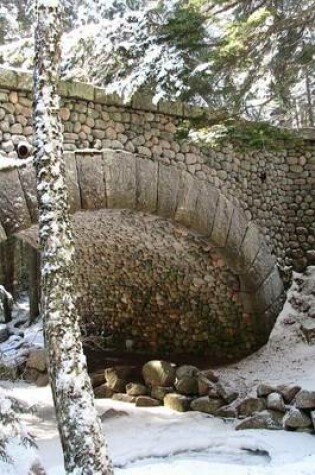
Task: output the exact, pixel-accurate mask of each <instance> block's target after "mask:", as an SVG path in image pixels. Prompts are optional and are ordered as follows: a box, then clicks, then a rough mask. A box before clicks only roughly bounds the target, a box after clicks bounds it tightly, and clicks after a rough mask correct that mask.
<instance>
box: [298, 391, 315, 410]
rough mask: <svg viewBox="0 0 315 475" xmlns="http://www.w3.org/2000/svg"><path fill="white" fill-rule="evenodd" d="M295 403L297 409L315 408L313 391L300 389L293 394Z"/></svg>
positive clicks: (314, 393) (314, 392)
mask: <svg viewBox="0 0 315 475" xmlns="http://www.w3.org/2000/svg"><path fill="white" fill-rule="evenodd" d="M295 405H296V407H297V408H298V409H315V391H308V390H307V389H301V391H299V392H298V393H297V395H296V396H295Z"/></svg>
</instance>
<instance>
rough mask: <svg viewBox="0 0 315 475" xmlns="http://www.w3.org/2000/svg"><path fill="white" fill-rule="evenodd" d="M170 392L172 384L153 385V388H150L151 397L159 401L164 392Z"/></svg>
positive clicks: (164, 394) (172, 390)
mask: <svg viewBox="0 0 315 475" xmlns="http://www.w3.org/2000/svg"><path fill="white" fill-rule="evenodd" d="M172 392H174V388H173V386H169V387H167V386H165V387H163V386H153V388H152V389H151V397H153V398H154V399H158V400H159V401H163V400H164V397H165V396H166V394H169V393H172Z"/></svg>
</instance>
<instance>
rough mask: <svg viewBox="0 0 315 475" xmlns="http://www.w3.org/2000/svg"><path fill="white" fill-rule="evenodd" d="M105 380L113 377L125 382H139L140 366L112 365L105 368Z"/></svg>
mask: <svg viewBox="0 0 315 475" xmlns="http://www.w3.org/2000/svg"><path fill="white" fill-rule="evenodd" d="M105 378H106V381H107V382H110V381H111V380H113V379H123V380H125V381H127V382H130V381H132V382H139V381H140V380H141V379H142V378H141V371H140V368H139V367H137V366H112V367H110V368H106V369H105Z"/></svg>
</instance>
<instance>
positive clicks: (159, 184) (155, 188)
mask: <svg viewBox="0 0 315 475" xmlns="http://www.w3.org/2000/svg"><path fill="white" fill-rule="evenodd" d="M65 163H66V179H67V184H68V189H69V194H70V206H71V212H72V213H73V214H75V215H77V216H80V220H81V223H82V222H84V216H88V215H89V214H90V213H92V212H94V213H95V212H96V210H103V209H106V208H108V209H119V210H122V209H124V210H130V211H133V212H136V213H140V214H141V215H143V216H146V215H156V216H158V217H160V218H161V219H163V220H167V221H171V222H173V223H175V224H176V226H180V227H181V228H186V229H188V230H190V232H191V233H193V234H194V236H196V237H198V239H201V240H202V241H203V243H204V242H206V243H207V259H209V256H211V259H212V260H214V261H215V262H216V263H218V267H219V268H221V269H222V272H223V270H224V269H226V271H225V275H226V276H227V277H228V278H227V279H226V281H227V282H226V286H227V288H229V287H230V289H229V290H230V292H229V291H228V292H226V290H224V291H222V296H224V298H227V299H228V300H229V301H230V303H231V305H230V308H228V311H227V312H225V314H224V312H223V315H221V314H220V311H219V310H220V309H219V308H218V309H217V310H218V312H217V311H216V307H217V306H218V302H217V301H215V302H214V303H213V308H212V310H209V311H208V315H204V316H203V319H204V320H205V321H207V319H209V316H210V314H211V319H210V320H211V322H213V323H212V325H213V328H211V324H208V325H204V327H205V328H206V329H207V333H208V334H207V335H204V336H203V338H204V339H203V340H202V344H201V342H200V335H199V340H198V338H197V341H196V344H195V345H192V348H191V349H192V351H194V350H195V351H197V350H198V349H200V348H202V350H203V351H204V352H205V353H209V354H214V355H216V356H219V357H220V356H221V357H222V356H223V353H224V352H225V353H226V355H229V357H230V358H233V357H235V356H241V355H243V354H246V353H248V352H250V351H252V350H253V349H255V348H257V347H259V346H260V345H261V344H263V343H264V342H266V340H267V338H268V336H269V333H270V331H271V329H272V326H273V323H274V321H275V318H276V317H277V315H278V312H279V309H280V308H281V305H282V303H283V285H282V281H281V279H280V277H279V272H278V269H277V264H276V258H275V257H274V256H273V255H272V254H271V251H270V248H269V246H268V244H267V243H266V240H265V239H264V237H263V235H262V233H261V232H260V231H259V229H258V227H257V225H256V224H255V223H254V222H253V221H251V220H249V219H248V218H247V217H246V214H245V213H244V211H243V210H242V209H241V207H240V206H237V205H236V204H235V202H234V203H233V202H232V201H231V200H229V199H227V198H226V197H225V196H224V195H223V194H222V193H221V192H220V191H219V190H218V189H217V188H216V187H215V186H213V185H211V184H209V183H207V182H205V181H203V180H200V179H198V178H196V177H193V176H192V175H191V174H189V173H187V172H186V171H185V170H180V169H178V168H176V167H174V166H167V165H164V164H163V163H158V162H153V161H152V160H149V159H145V158H143V157H139V156H137V155H136V154H132V153H128V152H123V151H114V150H110V149H108V150H102V151H99V152H95V151H91V150H90V151H89V150H85V151H78V152H76V153H74V152H66V153H65ZM82 211H86V212H87V213H86V214H82ZM37 214H38V212H37V199H36V187H35V171H34V168H33V166H32V163H31V162H30V161H26V162H25V163H21V165H20V166H18V167H13V168H11V167H8V168H3V169H2V171H1V172H0V239H1V240H6V239H7V238H9V237H10V236H12V235H20V236H23V239H26V240H29V241H30V242H33V244H34V242H36V236H34V229H35V232H36V228H34V225H36V223H37ZM96 216H97V214H96ZM122 219H123V218H122ZM93 223H94V224H93V226H98V221H97V220H95V221H93ZM133 232H137V231H136V230H135V231H133ZM34 238H35V241H34ZM144 239H145V237H144ZM103 245H104V246H106V242H104V243H103ZM83 247H84V246H83ZM81 248H82V246H81ZM153 252H154V250H153ZM93 253H94V254H95V255H96V256H100V251H99V250H98V249H95V248H94V251H93ZM204 257H205V256H204ZM175 267H176V263H175ZM205 273H206V274H207V271H206V272H205ZM209 273H210V274H211V271H209ZM231 276H232V278H233V282H232V286H231V285H230V286H229V284H231ZM210 277H211V275H210ZM203 284H205V282H203ZM189 285H190V284H189ZM189 285H188V286H187V289H188V288H189ZM104 290H105V289H104ZM204 290H205V291H206V295H205V301H206V302H207V303H208V305H210V307H211V297H210V294H211V292H209V298H207V289H203V291H204ZM232 290H234V292H232ZM92 297H93V296H90V298H92ZM233 299H234V302H236V304H235V305H236V306H235V308H234V307H233V306H234V302H233ZM88 307H89V308H91V302H89V303H88ZM229 311H232V312H234V315H233V313H232V314H230V313H229ZM221 312H222V309H221ZM81 313H83V314H84V315H85V318H86V319H88V313H89V311H88V310H87V308H84V305H83V307H82V309H81ZM104 314H105V315H104V316H103V323H104V321H106V312H104ZM180 317H181V316H178V318H180ZM138 318H139V316H138ZM141 318H142V317H141V316H140V319H141ZM216 320H217V322H216ZM193 321H194V319H193V318H192V322H193ZM219 321H221V324H220V325H218V322H219ZM143 324H145V323H144V322H143ZM103 326H104V325H103ZM149 326H150V324H149ZM193 326H194V324H192V328H190V329H189V332H191V334H192V335H193V334H194V331H193ZM105 327H106V325H105ZM231 330H232V331H231ZM225 333H226V336H228V335H229V338H227V339H225V338H224V334H225ZM240 333H241V334H242V336H241V337H240ZM127 336H128V334H126V337H127ZM129 336H130V335H129ZM214 336H215V337H216V343H215V344H214V343H213V342H212V340H211V338H210V340H209V337H212V338H213V337H214ZM210 341H211V345H208V344H207V343H208V342H210ZM155 344H156V345H157V347H159V341H157V342H156V343H155ZM166 346H167V345H166ZM178 346H179V348H180V350H181V351H184V348H183V347H181V345H180V344H179V345H178ZM169 350H170V348H169Z"/></svg>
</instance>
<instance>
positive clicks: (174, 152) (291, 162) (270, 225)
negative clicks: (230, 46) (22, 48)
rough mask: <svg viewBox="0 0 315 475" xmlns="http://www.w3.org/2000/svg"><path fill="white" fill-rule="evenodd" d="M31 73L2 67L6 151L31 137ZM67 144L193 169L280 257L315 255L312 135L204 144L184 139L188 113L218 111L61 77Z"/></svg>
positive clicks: (11, 153)
mask: <svg viewBox="0 0 315 475" xmlns="http://www.w3.org/2000/svg"><path fill="white" fill-rule="evenodd" d="M31 86H32V82H31V76H30V75H27V74H25V73H23V74H22V73H17V72H14V71H8V70H3V69H0V151H2V152H3V153H4V154H5V155H6V156H8V157H16V156H17V155H16V145H17V144H18V143H19V142H20V141H21V140H25V138H26V139H27V140H29V141H30V142H31V140H32V122H31V103H32V95H31ZM60 93H61V95H62V104H61V105H62V107H61V110H60V115H61V117H62V119H63V122H64V139H65V150H68V151H71V150H75V149H85V148H93V149H104V148H112V149H123V150H126V151H129V152H135V153H137V154H138V155H139V156H142V157H144V158H147V159H150V160H153V161H158V162H160V163H163V164H166V165H173V166H176V167H178V168H180V169H183V170H187V171H188V172H189V173H190V174H192V175H194V176H196V177H197V178H199V179H200V180H202V181H207V182H209V183H211V184H213V185H214V186H215V187H217V188H218V189H219V190H220V191H221V192H222V193H223V194H224V195H225V196H227V197H228V198H229V199H233V200H235V201H237V202H238V203H239V205H240V206H241V207H242V208H243V209H244V211H245V213H246V215H247V217H248V219H249V220H251V219H252V220H254V221H255V222H256V223H257V224H258V225H259V226H260V227H261V229H262V231H263V233H264V235H265V237H266V239H267V240H268V241H269V242H270V246H271V248H272V250H273V252H274V254H275V255H276V256H277V258H278V260H279V262H280V263H281V264H286V265H291V264H292V262H293V265H294V267H295V268H296V269H298V270H302V269H303V268H304V267H305V266H306V265H307V263H310V262H312V259H314V252H312V250H313V249H314V241H315V220H314V214H315V199H314V197H315V186H314V184H315V147H314V143H313V141H312V140H310V139H309V140H300V141H299V143H298V144H297V143H296V144H295V145H292V144H291V142H288V143H286V144H284V146H283V147H282V149H281V150H279V151H270V150H269V151H268V150H264V149H262V150H246V151H244V150H242V149H239V148H238V147H236V146H235V145H233V144H232V143H227V144H224V145H223V146H221V147H218V148H213V149H209V148H208V149H207V150H204V149H203V150H201V149H200V148H198V147H197V146H196V145H195V144H192V143H189V142H187V141H185V140H180V139H179V138H178V135H177V131H178V127H179V126H180V125H181V124H182V121H183V119H188V118H189V119H191V118H196V117H203V120H205V118H206V117H209V118H213V115H214V112H213V111H211V110H205V109H200V108H196V107H191V106H188V105H186V104H182V103H165V102H163V103H159V104H158V105H154V104H152V102H151V101H150V100H149V99H148V98H145V97H142V96H136V97H134V99H133V100H132V102H131V103H128V104H123V103H122V102H121V100H120V98H119V97H118V96H115V95H106V94H105V93H104V90H102V89H99V88H94V87H92V86H91V85H87V84H81V83H75V82H74V83H70V82H69V83H66V82H62V83H61V84H60Z"/></svg>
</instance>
